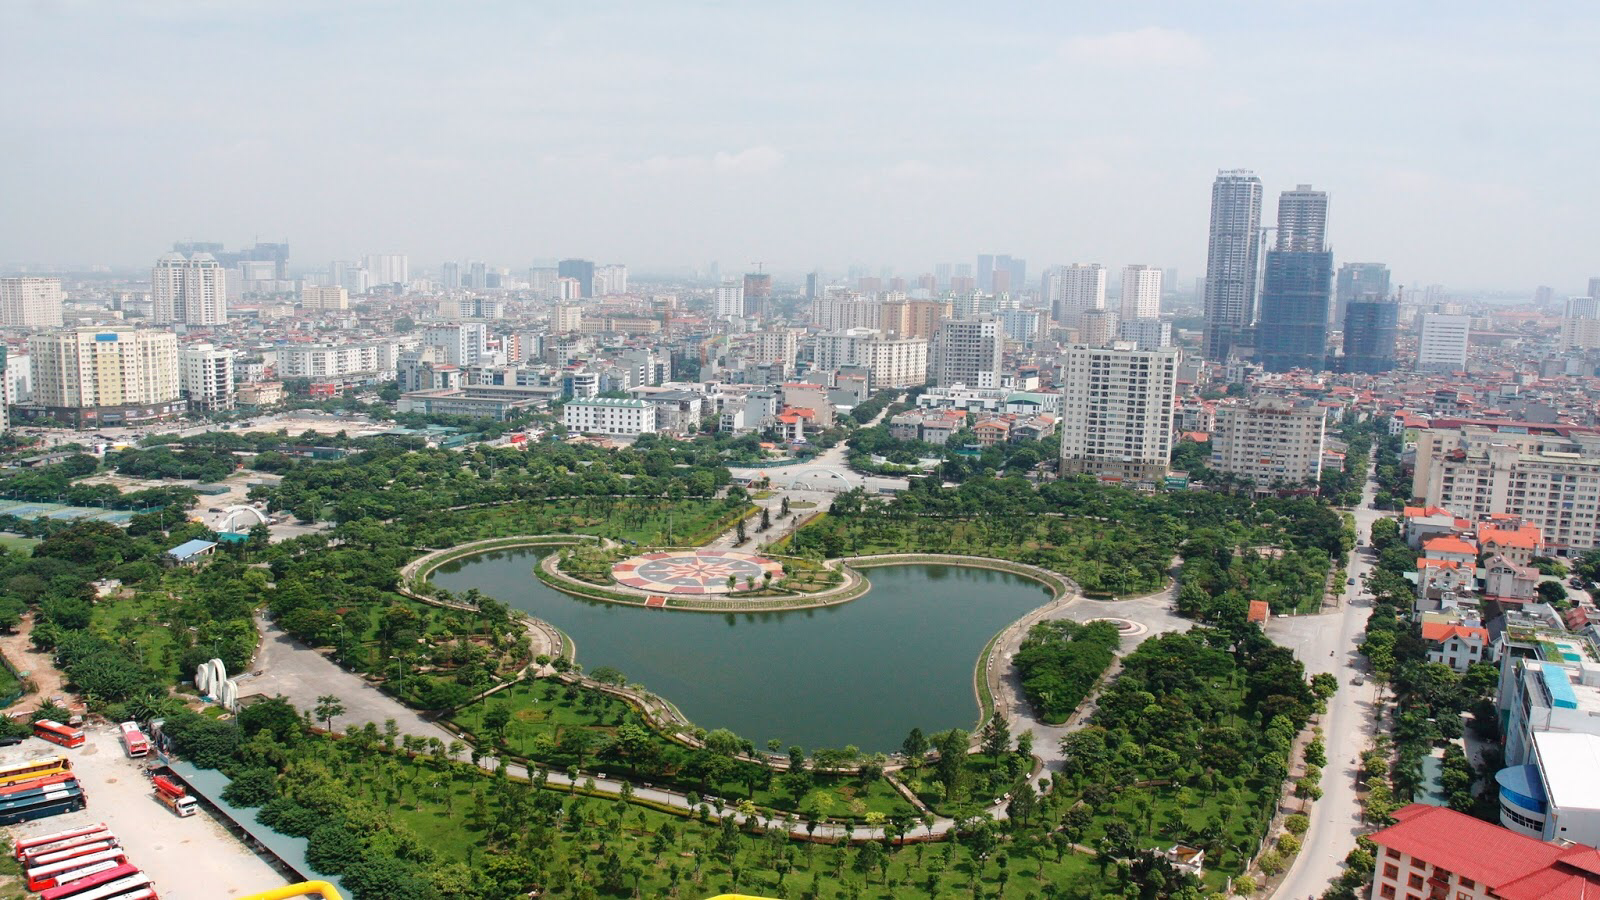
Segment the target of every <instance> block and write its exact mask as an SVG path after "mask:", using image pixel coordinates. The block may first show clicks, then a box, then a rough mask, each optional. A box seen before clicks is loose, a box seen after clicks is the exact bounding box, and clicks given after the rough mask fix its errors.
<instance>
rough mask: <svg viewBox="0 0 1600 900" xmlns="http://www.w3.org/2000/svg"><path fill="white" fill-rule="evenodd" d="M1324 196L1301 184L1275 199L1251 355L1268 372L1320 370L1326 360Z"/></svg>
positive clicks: (1329, 267) (1329, 258)
mask: <svg viewBox="0 0 1600 900" xmlns="http://www.w3.org/2000/svg"><path fill="white" fill-rule="evenodd" d="M1327 227H1328V195H1327V194H1326V193H1324V192H1323V191H1315V190H1312V189H1311V185H1309V184H1302V185H1299V186H1298V187H1296V188H1295V189H1294V190H1292V191H1284V192H1283V195H1282V196H1281V197H1280V198H1279V199H1278V240H1277V245H1276V246H1275V247H1274V248H1273V249H1272V250H1270V251H1268V253H1267V265H1266V276H1265V278H1264V279H1263V280H1262V288H1261V318H1260V321H1259V322H1258V324H1257V328H1256V356H1257V358H1258V359H1259V360H1260V361H1261V365H1262V367H1263V368H1264V369H1266V370H1267V371H1268V372H1287V371H1289V370H1290V369H1312V370H1317V369H1322V368H1324V367H1325V366H1326V363H1327V358H1328V314H1329V306H1330V304H1331V302H1332V299H1333V253H1332V252H1331V251H1329V250H1328V249H1327V247H1326V246H1324V244H1323V239H1324V236H1325V235H1326V233H1327Z"/></svg>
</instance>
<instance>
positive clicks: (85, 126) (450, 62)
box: [0, 0, 1600, 293]
mask: <svg viewBox="0 0 1600 900" xmlns="http://www.w3.org/2000/svg"><path fill="white" fill-rule="evenodd" d="M1596 46H1600V4H1595V3H1593V2H1570V3H1535V4H1520V3H1511V4H1508V3H1494V4H1489V3H1475V2H1450V3H1445V2H1434V3H1426V4H1424V3H1404V2H1402V3H1395V2H1393V0H1386V2H1381V3H1366V2H1343V0H1341V2H1311V0H1307V2H1263V3H1226V2H1210V3H1194V2H1187V0H1186V2H1171V3H1153V2H1151V3H1122V4H1114V3H1105V2H1098V3H1093V4H1080V3H1071V4H1068V3H1060V4H1050V3H1039V2H1034V3H1016V4H1012V3H998V2H992V0H991V2H984V3H962V4H954V3H929V2H918V3H910V2H907V3H889V2H873V3H862V2H860V0H855V2H847V3H845V2H841V3H830V2H807V3H792V4H791V3H772V2H745V3H731V2H728V3H714V4H691V3H678V2H672V3H667V2H661V3H649V4H643V3H641V4H617V3H604V2H567V3H559V4H557V3H551V2H544V3H533V2H459V3H443V2H433V3H421V2H377V0H340V2H325V0H315V2H312V0H273V2H255V0H212V2H179V0H142V2H141V0H116V2H113V0H104V2H87V0H80V2H48V0H6V2H4V3H0V79H3V84H4V88H3V89H0V115H3V118H4V122H5V123H6V128H5V131H6V137H5V140H4V142H3V144H0V148H3V149H0V198H3V199H0V264H5V263H12V262H30V261H31V262H44V263H50V264H67V263H83V262H100V263H109V264H112V265H134V264H138V265H144V264H147V263H148V261H150V260H153V259H154V258H155V256H156V255H158V254H159V253H161V252H162V251H164V250H165V249H167V247H168V245H169V244H170V243H171V241H173V240H177V239H196V240H217V241H224V242H226V243H227V244H228V245H229V246H234V245H239V244H246V243H248V242H250V241H251V240H253V239H254V238H256V237H258V236H259V237H260V238H261V239H263V240H279V239H284V238H287V239H288V240H289V241H290V243H291V245H292V248H293V260H292V263H293V265H295V266H296V267H300V266H312V265H315V266H321V265H323V264H324V261H325V260H328V259H334V258H348V257H353V256H358V255H360V254H362V253H367V252H385V251H395V252H406V253H409V254H410V255H411V258H412V267H413V271H418V270H423V269H436V268H437V265H438V263H439V261H441V260H444V259H447V258H458V259H463V260H464V259H469V258H475V259H485V260H487V261H489V262H491V263H493V264H497V265H510V266H514V267H516V268H522V267H524V266H526V265H527V264H528V262H529V261H531V260H533V259H535V258H539V257H553V256H585V257H590V258H593V259H596V260H598V261H601V262H613V261H614V262H627V263H629V264H630V265H631V266H632V267H633V268H634V269H635V270H636V271H638V270H648V269H650V268H652V267H654V266H662V265H703V264H704V263H706V262H707V261H709V260H713V259H715V260H719V261H720V262H721V265H722V267H723V270H724V271H737V270H739V269H742V268H743V267H744V266H746V265H747V264H748V263H749V262H750V261H754V260H764V261H766V262H767V264H768V268H769V269H771V270H776V271H779V272H791V271H803V270H805V269H809V268H812V267H818V266H820V267H823V268H824V269H825V270H833V271H838V270H842V269H843V268H844V267H845V266H847V265H849V264H851V263H857V262H859V263H863V264H867V265H870V266H873V267H874V268H876V267H878V266H882V265H892V266H894V267H896V269H897V270H898V271H900V272H901V273H904V274H908V275H915V274H917V273H919V272H923V271H927V270H929V269H930V268H931V266H932V264H933V263H934V262H936V261H940V260H951V261H956V262H968V261H971V260H972V258H973V256H974V255H975V254H976V253H979V252H984V251H997V252H1010V253H1012V254H1014V255H1021V256H1024V257H1026V258H1027V259H1028V263H1029V277H1030V280H1032V278H1033V276H1034V274H1036V273H1037V272H1038V271H1039V270H1040V269H1041V268H1042V267H1043V266H1044V265H1047V264H1051V263H1065V262H1075V261H1097V262H1102V263H1105V264H1107V265H1110V266H1114V267H1120V266H1122V265H1123V264H1125V263H1128V262H1146V263H1153V264H1158V265H1162V266H1175V267H1177V268H1178V269H1179V270H1180V278H1181V279H1182V280H1183V281H1184V282H1185V283H1189V282H1191V281H1192V279H1193V278H1194V277H1195V276H1198V275H1200V274H1202V269H1203V266H1204V254H1205V239H1206V223H1207V210H1208V204H1209V200H1210V182H1211V179H1212V178H1213V177H1214V175H1215V173H1216V170H1217V169H1218V168H1236V167H1238V168H1251V169H1254V170H1256V171H1257V172H1258V173H1259V174H1260V175H1261V177H1262V180H1263V181H1264V183H1265V185H1266V190H1267V196H1268V202H1267V204H1266V208H1265V210H1264V216H1263V218H1264V219H1270V218H1271V216H1272V215H1273V209H1274V208H1275V206H1276V196H1277V193H1278V192H1279V191H1281V190H1284V189H1288V188H1292V187H1294V185H1295V184H1296V183H1299V182H1310V183H1312V184H1314V185H1315V186H1316V187H1318V188H1324V189H1326V190H1328V191H1329V192H1330V194H1331V201H1330V226H1329V235H1330V240H1331V242H1332V244H1333V249H1334V250H1335V253H1336V256H1337V259H1338V260H1340V261H1349V260H1378V261H1384V262H1388V263H1389V264H1390V266H1391V268H1392V269H1393V270H1394V272H1395V277H1396V280H1397V281H1399V282H1404V283H1407V284H1421V283H1429V282H1442V283H1444V284H1447V285H1451V286H1456V287H1472V286H1477V287H1508V288H1522V287H1525V286H1526V287H1529V288H1531V286H1533V285H1535V284H1540V283H1543V284H1550V285H1553V286H1555V287H1556V289H1557V291H1558V292H1574V293H1575V292H1579V291H1581V289H1582V288H1583V282H1584V280H1585V279H1586V278H1587V277H1588V276H1589V275H1593V274H1600V216H1597V215H1596V200H1597V197H1600V166H1597V164H1596V159H1597V155H1600V151H1597V148H1600V123H1597V116H1600V54H1597V53H1596V50H1595V48H1596Z"/></svg>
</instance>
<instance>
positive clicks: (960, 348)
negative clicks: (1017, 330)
mask: <svg viewBox="0 0 1600 900" xmlns="http://www.w3.org/2000/svg"><path fill="white" fill-rule="evenodd" d="M1005 344H1006V336H1005V331H1004V330H1002V329H1001V327H1000V322H999V320H997V319H948V320H946V321H945V322H943V323H941V324H940V326H939V331H938V332H937V333H936V334H935V335H934V342H933V365H932V366H931V367H930V368H932V370H933V371H932V373H931V374H932V375H933V380H934V383H935V384H937V385H938V386H939V387H949V386H951V385H955V384H961V385H966V386H967V387H970V388H998V387H999V386H1000V372H1001V359H1002V357H1003V355H1004V352H1005Z"/></svg>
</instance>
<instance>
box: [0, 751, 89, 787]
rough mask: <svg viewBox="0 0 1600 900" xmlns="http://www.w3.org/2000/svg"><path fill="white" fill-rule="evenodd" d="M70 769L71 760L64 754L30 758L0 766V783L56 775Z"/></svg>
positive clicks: (13, 782)
mask: <svg viewBox="0 0 1600 900" xmlns="http://www.w3.org/2000/svg"><path fill="white" fill-rule="evenodd" d="M70 771H72V760H70V759H67V758H66V757H65V756H47V757H45V758H44V759H30V760H28V761H27V762H19V763H12V764H11V765H9V766H0V785H7V784H15V783H16V782H18V781H28V780H30V779H33V778H39V777H41V776H44V775H57V774H60V773H62V772H70Z"/></svg>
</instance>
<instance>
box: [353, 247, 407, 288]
mask: <svg viewBox="0 0 1600 900" xmlns="http://www.w3.org/2000/svg"><path fill="white" fill-rule="evenodd" d="M363 262H364V263H365V265H366V268H367V277H368V279H369V280H370V281H371V283H372V284H385V285H398V286H400V287H405V286H406V285H408V284H410V283H411V257H409V256H406V255H405V254H404V253H375V254H372V255H369V256H368V257H367V258H366V259H365V260H364V261H363Z"/></svg>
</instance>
